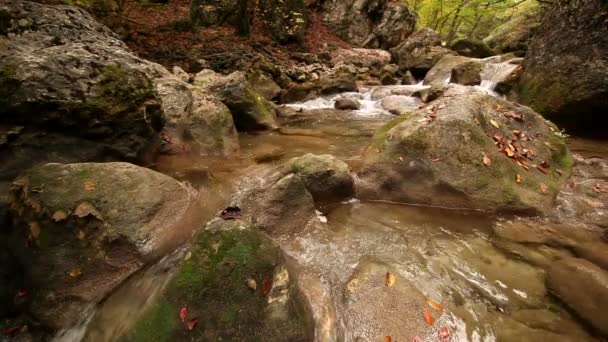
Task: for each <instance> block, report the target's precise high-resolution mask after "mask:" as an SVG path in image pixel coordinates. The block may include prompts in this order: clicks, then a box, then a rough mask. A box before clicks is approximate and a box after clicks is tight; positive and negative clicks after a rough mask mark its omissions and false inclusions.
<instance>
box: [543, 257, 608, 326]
mask: <svg viewBox="0 0 608 342" xmlns="http://www.w3.org/2000/svg"><path fill="white" fill-rule="evenodd" d="M547 286H548V287H549V289H550V290H551V292H553V293H554V294H555V295H556V296H557V297H558V298H559V299H561V300H562V301H563V302H565V303H566V304H567V305H568V306H569V307H570V308H571V309H572V310H574V312H576V313H577V314H578V315H579V316H580V317H581V318H583V319H584V320H586V321H587V322H589V323H590V324H591V325H592V326H593V327H595V328H596V329H597V330H598V331H599V332H600V333H602V334H603V335H608V316H606V315H605V314H604V311H605V308H606V305H608V272H607V271H606V270H603V269H602V268H600V267H598V266H596V265H594V264H592V263H591V262H589V261H586V260H583V259H577V258H568V259H564V260H560V261H557V262H555V263H554V264H552V265H551V267H550V268H549V270H548V271H547Z"/></svg>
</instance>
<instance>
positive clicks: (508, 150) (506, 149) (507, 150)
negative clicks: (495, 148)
mask: <svg viewBox="0 0 608 342" xmlns="http://www.w3.org/2000/svg"><path fill="white" fill-rule="evenodd" d="M504 151H505V154H506V155H507V156H508V157H509V158H511V157H513V156H514V155H515V153H513V150H511V149H510V148H508V147H507V148H505V149H504Z"/></svg>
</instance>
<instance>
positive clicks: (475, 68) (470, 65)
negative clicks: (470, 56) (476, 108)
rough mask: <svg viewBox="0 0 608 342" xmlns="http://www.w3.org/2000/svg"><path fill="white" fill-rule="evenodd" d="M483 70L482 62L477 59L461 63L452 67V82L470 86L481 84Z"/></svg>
mask: <svg viewBox="0 0 608 342" xmlns="http://www.w3.org/2000/svg"><path fill="white" fill-rule="evenodd" d="M481 70H482V66H481V64H480V63H478V62H476V61H469V62H466V63H464V64H460V65H458V66H456V67H454V68H453V69H452V76H451V77H450V82H451V83H458V84H462V85H468V86H472V85H479V84H481Z"/></svg>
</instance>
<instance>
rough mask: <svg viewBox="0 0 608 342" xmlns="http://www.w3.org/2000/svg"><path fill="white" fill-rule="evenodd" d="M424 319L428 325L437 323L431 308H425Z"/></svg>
mask: <svg viewBox="0 0 608 342" xmlns="http://www.w3.org/2000/svg"><path fill="white" fill-rule="evenodd" d="M423 314H424V320H425V321H426V323H427V324H428V325H433V324H435V318H434V317H433V315H432V314H431V312H430V311H429V309H424V312H423Z"/></svg>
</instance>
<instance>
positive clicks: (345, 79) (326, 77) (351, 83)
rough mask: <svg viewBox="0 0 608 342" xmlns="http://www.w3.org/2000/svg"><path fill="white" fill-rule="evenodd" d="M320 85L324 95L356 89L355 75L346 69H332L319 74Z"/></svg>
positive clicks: (321, 92) (320, 90)
mask: <svg viewBox="0 0 608 342" xmlns="http://www.w3.org/2000/svg"><path fill="white" fill-rule="evenodd" d="M319 77H320V78H319V81H318V87H319V92H320V94H322V95H329V94H335V93H343V92H347V91H356V90H357V83H356V82H355V75H354V74H353V73H350V72H348V71H346V70H344V69H340V68H337V69H332V70H331V71H328V72H325V73H322V74H321V75H320V76H319Z"/></svg>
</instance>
